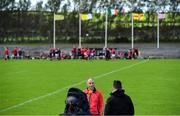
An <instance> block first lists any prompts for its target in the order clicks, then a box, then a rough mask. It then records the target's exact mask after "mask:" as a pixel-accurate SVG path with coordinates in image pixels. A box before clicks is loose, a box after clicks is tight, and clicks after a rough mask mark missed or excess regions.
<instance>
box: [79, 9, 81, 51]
mask: <svg viewBox="0 0 180 116" xmlns="http://www.w3.org/2000/svg"><path fill="white" fill-rule="evenodd" d="M79 48H81V15H80V12H79Z"/></svg>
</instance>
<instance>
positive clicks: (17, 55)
mask: <svg viewBox="0 0 180 116" xmlns="http://www.w3.org/2000/svg"><path fill="white" fill-rule="evenodd" d="M4 54H5V60H7V59H10V57H11V58H14V59H17V58H22V57H23V51H22V50H21V49H20V48H19V49H18V48H17V47H14V49H13V51H12V54H11V56H10V53H9V48H8V47H6V48H5V50H4Z"/></svg>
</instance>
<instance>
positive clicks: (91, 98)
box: [84, 78, 104, 115]
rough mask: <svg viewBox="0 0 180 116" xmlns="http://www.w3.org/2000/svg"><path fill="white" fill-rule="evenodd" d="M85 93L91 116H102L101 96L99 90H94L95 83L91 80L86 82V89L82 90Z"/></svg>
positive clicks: (102, 103)
mask: <svg viewBox="0 0 180 116" xmlns="http://www.w3.org/2000/svg"><path fill="white" fill-rule="evenodd" d="M84 93H86V95H87V98H88V102H89V106H90V112H91V114H92V115H102V114H103V105H104V102H103V96H102V94H101V92H100V91H99V90H97V89H96V88H95V83H94V80H93V79H91V78H90V79H88V80H87V88H86V89H85V90H84Z"/></svg>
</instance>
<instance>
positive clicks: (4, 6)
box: [0, 0, 15, 11]
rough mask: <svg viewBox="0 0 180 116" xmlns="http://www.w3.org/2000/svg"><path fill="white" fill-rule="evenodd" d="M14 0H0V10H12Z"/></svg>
mask: <svg viewBox="0 0 180 116" xmlns="http://www.w3.org/2000/svg"><path fill="white" fill-rule="evenodd" d="M14 8H15V0H0V10H11V11H12V10H14Z"/></svg>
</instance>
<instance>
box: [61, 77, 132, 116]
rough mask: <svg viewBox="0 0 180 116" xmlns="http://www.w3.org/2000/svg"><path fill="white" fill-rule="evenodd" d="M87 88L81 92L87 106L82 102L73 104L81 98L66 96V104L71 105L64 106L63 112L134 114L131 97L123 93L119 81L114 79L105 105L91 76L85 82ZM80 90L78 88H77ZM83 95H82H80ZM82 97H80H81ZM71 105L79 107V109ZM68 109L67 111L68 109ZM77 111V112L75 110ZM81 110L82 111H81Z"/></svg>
mask: <svg viewBox="0 0 180 116" xmlns="http://www.w3.org/2000/svg"><path fill="white" fill-rule="evenodd" d="M86 85H87V88H86V89H85V90H83V94H84V96H85V97H86V100H85V102H86V101H87V102H88V105H89V106H86V103H85V102H84V105H83V106H80V105H79V106H78V104H76V105H74V106H73V103H74V104H75V103H79V102H80V101H81V100H76V98H77V96H76V97H75V98H73V97H72V96H71V97H67V100H68V105H67V106H71V107H68V108H67V107H66V108H65V111H64V113H65V114H68V115H69V114H72V115H73V114H74V115H76V114H78V115H103V114H104V115H134V106H133V102H132V100H131V98H130V97H129V96H128V95H127V94H125V91H124V89H122V84H121V81H119V80H114V82H113V90H112V92H111V93H110V97H109V98H108V99H107V101H106V104H105V107H104V101H103V95H102V93H101V92H100V91H99V90H98V89H97V88H96V87H95V82H94V80H93V79H92V78H89V79H88V80H87V82H86ZM79 91H80V90H79ZM71 93H72V92H71ZM81 96H83V95H81ZM81 99H82V98H81ZM73 107H79V110H72V109H75V108H73ZM80 107H82V109H83V108H86V111H83V110H80V109H81V108H80ZM68 110H69V111H68ZM75 111H79V112H75ZM81 111H83V113H82V112H81ZM80 112H81V113H80Z"/></svg>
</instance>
